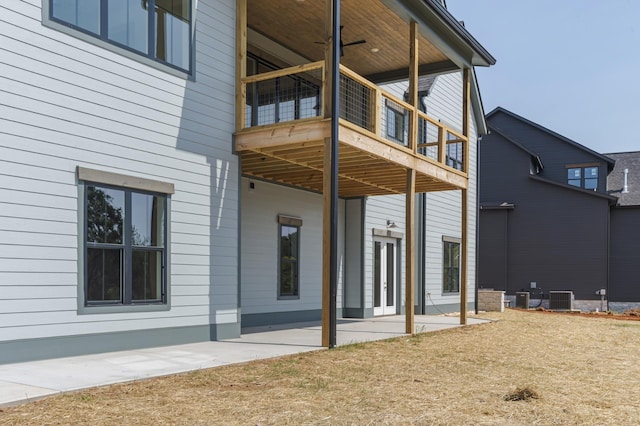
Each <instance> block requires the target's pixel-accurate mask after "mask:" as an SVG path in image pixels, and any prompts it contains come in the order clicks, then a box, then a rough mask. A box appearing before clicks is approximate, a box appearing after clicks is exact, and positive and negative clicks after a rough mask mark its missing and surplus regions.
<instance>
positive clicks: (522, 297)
mask: <svg viewBox="0 0 640 426" xmlns="http://www.w3.org/2000/svg"><path fill="white" fill-rule="evenodd" d="M516 308H520V309H529V292H528V291H518V292H516Z"/></svg>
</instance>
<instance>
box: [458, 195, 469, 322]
mask: <svg viewBox="0 0 640 426" xmlns="http://www.w3.org/2000/svg"><path fill="white" fill-rule="evenodd" d="M460 193H461V194H462V203H461V204H462V238H461V241H460V246H461V247H460V249H461V250H460V251H461V253H460V324H462V325H465V324H467V286H468V283H467V281H468V270H469V250H468V248H469V235H468V234H469V226H468V223H469V191H468V190H466V189H463V190H461V191H460Z"/></svg>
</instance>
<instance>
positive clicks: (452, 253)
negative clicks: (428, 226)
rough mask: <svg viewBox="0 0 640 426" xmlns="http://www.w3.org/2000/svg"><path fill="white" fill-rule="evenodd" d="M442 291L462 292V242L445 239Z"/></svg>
mask: <svg viewBox="0 0 640 426" xmlns="http://www.w3.org/2000/svg"><path fill="white" fill-rule="evenodd" d="M442 243H443V248H444V251H443V257H442V259H443V262H442V265H443V268H442V292H443V293H459V292H460V242H457V241H450V240H448V239H445V240H443V242H442Z"/></svg>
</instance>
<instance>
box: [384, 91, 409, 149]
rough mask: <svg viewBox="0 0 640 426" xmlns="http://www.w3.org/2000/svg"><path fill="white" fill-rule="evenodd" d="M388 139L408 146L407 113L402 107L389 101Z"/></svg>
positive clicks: (387, 104)
mask: <svg viewBox="0 0 640 426" xmlns="http://www.w3.org/2000/svg"><path fill="white" fill-rule="evenodd" d="M385 103H386V106H387V117H386V119H387V138H388V139H390V140H392V141H394V142H398V143H400V144H402V145H406V144H407V130H408V125H407V113H406V111H405V110H404V108H402V106H400V105H398V104H396V103H395V102H393V101H390V100H389V99H387V100H386V101H385Z"/></svg>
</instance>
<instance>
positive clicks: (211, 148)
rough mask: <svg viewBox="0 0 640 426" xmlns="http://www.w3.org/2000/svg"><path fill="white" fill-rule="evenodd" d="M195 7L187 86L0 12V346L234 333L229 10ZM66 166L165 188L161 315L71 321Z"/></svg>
mask: <svg viewBox="0 0 640 426" xmlns="http://www.w3.org/2000/svg"><path fill="white" fill-rule="evenodd" d="M194 3H195V4H197V11H195V13H194V16H195V19H196V21H197V23H196V25H195V28H196V32H197V34H196V40H197V41H198V43H197V45H196V46H195V50H196V52H195V55H196V60H197V63H196V70H197V73H196V74H195V79H194V80H193V81H192V80H185V79H184V78H180V77H176V76H174V75H172V74H170V73H166V72H163V71H162V70H159V69H157V68H154V67H149V66H146V65H144V64H142V63H140V62H138V61H135V60H131V59H129V58H127V57H124V56H122V55H119V54H118V53H114V52H112V51H108V50H105V49H102V48H99V47H97V46H95V45H93V44H90V43H87V42H85V41H82V40H80V39H78V38H75V37H72V36H69V35H67V34H64V33H61V32H59V31H56V30H54V29H51V28H48V27H46V26H43V25H42V12H41V6H42V1H41V0H28V1H19V0H14V1H4V2H2V3H1V4H0V341H5V342H6V341H12V340H16V339H32V338H46V337H53V336H64V335H81V334H86V333H103V332H120V331H128V330H145V329H161V328H167V327H188V326H201V325H208V324H210V323H236V322H237V321H238V319H237V299H238V295H237V293H238V289H237V279H238V277H237V270H238V262H237V248H238V242H237V234H238V220H237V216H238V209H237V205H238V190H237V186H238V161H237V158H236V156H235V155H233V153H232V152H231V147H232V146H231V135H232V132H233V130H234V129H233V122H234V119H233V114H234V95H235V93H234V72H235V71H234V63H235V41H234V34H235V2H233V1H231V0H224V1H213V0H200V1H198V2H194ZM77 166H82V167H88V168H93V169H100V170H105V171H110V172H115V173H121V174H125V175H131V176H137V177H143V178H147V179H155V180H160V181H165V182H171V183H173V184H175V191H176V192H175V195H174V196H173V197H172V200H171V214H170V217H171V223H170V230H171V235H170V241H171V247H170V253H171V258H170V261H171V264H170V270H171V278H170V281H171V289H170V295H171V298H170V310H165V311H159V312H137V313H127V312H126V311H123V312H122V313H114V314H102V315H97V314H85V315H79V314H78V300H77V293H78V286H79V285H82V283H78V269H79V268H80V267H81V265H80V264H79V247H82V229H81V226H80V225H79V224H78V206H79V202H78V185H77V182H76V177H75V170H76V167H77ZM80 205H81V203H80Z"/></svg>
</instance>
